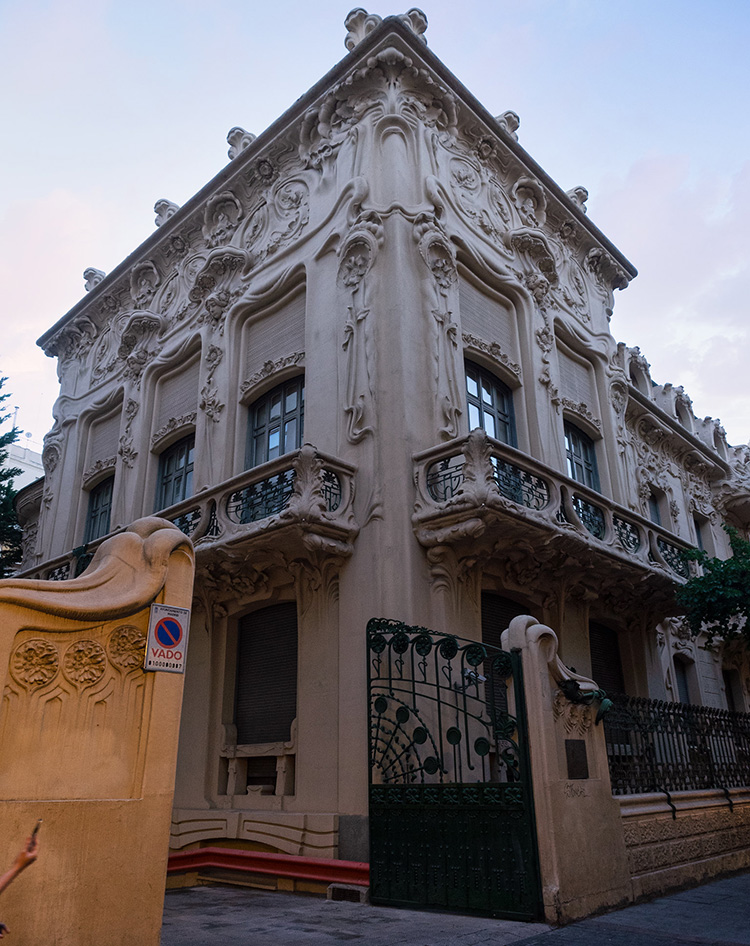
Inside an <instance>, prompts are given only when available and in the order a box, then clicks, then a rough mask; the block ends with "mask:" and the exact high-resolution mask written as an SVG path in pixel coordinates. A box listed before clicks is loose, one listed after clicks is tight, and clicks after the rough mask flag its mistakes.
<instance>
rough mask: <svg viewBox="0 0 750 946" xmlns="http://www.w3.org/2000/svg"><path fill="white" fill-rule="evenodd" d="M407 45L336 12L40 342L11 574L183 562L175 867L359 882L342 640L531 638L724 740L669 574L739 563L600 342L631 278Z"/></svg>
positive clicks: (662, 392) (631, 373)
mask: <svg viewBox="0 0 750 946" xmlns="http://www.w3.org/2000/svg"><path fill="white" fill-rule="evenodd" d="M425 27H426V19H425V17H424V15H423V14H421V13H420V11H418V10H411V11H410V12H409V14H407V15H405V16H403V17H389V18H387V19H384V20H381V19H380V17H376V16H370V15H367V14H366V13H365V12H364V11H363V10H355V11H353V12H352V14H350V16H349V17H348V18H347V28H348V30H349V32H348V34H347V37H346V46H347V49H349V50H350V52H349V54H348V55H347V56H346V57H345V58H344V59H343V60H342V61H341V62H340V63H338V65H336V66H335V67H334V68H333V69H332V70H331V72H330V73H329V74H328V75H326V76H325V77H324V78H323V79H322V80H321V81H320V82H319V83H317V84H316V85H315V86H314V87H313V88H312V89H310V90H309V91H308V92H307V93H306V94H305V95H304V96H302V98H300V99H299V100H298V101H297V102H296V103H295V104H294V105H293V106H292V107H291V108H290V109H289V110H288V111H287V112H286V113H285V114H284V115H282V116H281V117H280V118H279V119H278V120H277V121H276V122H275V123H274V124H273V125H272V126H271V127H270V128H268V129H267V130H266V131H264V132H263V133H262V134H260V135H258V136H257V137H255V136H253V135H251V134H249V133H248V132H245V131H244V130H243V129H241V128H234V129H232V131H231V132H230V136H229V141H230V145H231V148H230V152H229V154H230V158H231V160H230V161H229V163H228V164H227V166H226V167H225V168H224V169H223V170H221V171H220V172H219V173H218V174H217V176H216V177H215V178H214V179H213V180H212V181H211V182H209V183H208V184H207V185H206V186H205V187H204V188H203V189H202V190H201V191H200V192H199V193H198V194H197V195H196V196H195V197H193V198H192V199H191V200H190V201H188V202H187V203H186V204H185V205H183V206H182V207H177V205H176V204H173V203H171V202H170V201H167V200H162V201H159V202H158V203H157V207H156V212H157V214H158V216H157V219H156V223H157V226H158V229H156V231H155V232H154V233H153V234H152V235H151V236H150V237H148V238H147V239H146V240H145V241H144V242H143V243H142V244H141V246H140V247H139V248H138V249H137V250H136V251H135V252H134V253H133V254H132V255H131V256H130V257H128V259H127V260H126V261H125V262H123V263H122V264H121V265H120V266H119V267H117V268H116V269H115V270H114V271H113V272H111V273H109V274H108V275H106V276H105V275H104V274H102V273H101V272H99V271H98V270H93V269H92V270H87V280H88V281H87V286H86V288H87V289H88V290H90V291H88V292H87V293H86V295H85V297H84V298H83V299H82V300H81V302H80V303H79V304H78V305H76V306H75V307H74V308H73V309H72V310H71V311H70V312H69V313H68V314H67V315H65V316H64V317H63V318H62V319H60V321H59V322H58V323H56V324H55V325H54V326H53V327H52V328H51V329H50V330H49V331H48V332H47V333H45V335H44V336H43V337H42V338H41V339H40V340H39V344H40V345H41V346H42V347H43V349H44V350H45V352H46V353H47V354H48V355H50V356H55V357H57V359H58V364H59V377H60V396H59V398H58V401H57V403H56V406H55V411H54V416H55V425H54V427H53V429H52V430H51V431H50V433H49V434H48V435H47V437H46V440H45V448H44V464H45V477H44V480H43V481H39V482H38V483H37V484H34V485H33V486H30V487H27V488H26V489H25V490H24V491H23V492H22V494H21V498H20V504H19V509H20V512H21V515H22V516H23V518H24V519H25V523H26V526H25V528H26V536H27V543H26V547H25V562H24V567H25V571H24V572H23V574H24V575H25V576H27V577H31V576H38V577H43V578H51V579H61V578H62V579H67V578H72V577H73V576H74V574H76V573H80V571H82V570H83V568H84V567H85V565H86V562H87V561H88V559H89V556H90V555H91V554H92V552H93V550H94V549H95V548H96V547H97V544H98V543H99V542H100V541H101V540H102V538H103V537H104V536H105V535H108V534H110V533H112V532H115V531H117V530H120V529H122V528H124V527H126V526H127V525H128V524H129V523H130V522H132V521H133V520H136V519H138V518H140V517H142V516H147V515H152V514H155V513H156V514H158V515H159V516H162V517H164V518H166V519H169V520H171V521H172V522H174V523H176V524H178V525H179V527H180V528H181V529H183V531H184V532H186V533H187V534H188V535H190V537H191V538H192V540H193V543H194V546H195V552H196V583H195V600H194V611H193V622H192V631H191V637H190V653H189V660H188V671H187V676H186V681H185V699H184V711H183V724H182V730H181V741H180V753H179V759H178V772H177V787H176V796H175V799H176V801H175V805H176V808H175V812H174V823H173V837H172V844H173V847H174V848H176V849H184V848H186V847H188V846H191V845H193V846H196V845H208V844H211V843H214V842H217V841H219V840H221V841H222V843H229V842H231V844H233V845H235V846H237V847H245V848H248V847H250V848H253V849H256V850H261V851H279V852H282V853H285V854H293V855H303V856H316V857H333V858H342V859H350V860H367V834H366V825H367V813H368V785H369V778H368V705H367V700H368V697H367V693H368V691H367V643H366V636H365V626H366V624H367V621H368V619H369V618H371V617H392V618H396V619H399V620H402V621H405V622H406V623H407V624H410V625H421V626H424V627H429V628H432V629H434V630H436V631H439V632H447V633H451V634H457V635H459V636H460V637H462V638H469V639H472V640H475V641H484V642H485V644H487V645H488V646H495V645H496V646H499V645H500V642H501V633H502V632H503V631H504V630H505V628H506V627H508V624H509V623H510V621H511V619H513V618H514V617H516V616H517V615H522V614H531V615H534V616H535V617H536V618H537V620H538V621H539V622H541V623H543V624H544V625H549V627H551V628H553V629H554V630H555V631H556V633H557V637H558V638H559V647H560V655H561V657H562V660H563V661H564V664H565V665H567V666H568V667H570V666H571V665H572V666H575V667H576V668H577V671H578V673H580V674H582V675H585V676H586V677H593V678H594V680H596V682H597V683H598V684H599V685H600V686H601V687H603V689H605V690H606V691H608V692H610V691H616V692H626V693H628V694H630V695H632V696H634V697H644V698H646V697H648V698H651V699H660V700H669V701H675V702H684V703H694V704H702V705H704V706H708V707H714V708H723V709H727V708H728V709H730V710H733V711H739V712H743V713H744V712H746V711H747V710H748V709H749V708H750V668H749V667H748V665H747V663H746V661H745V660H744V658H742V657H740V656H737V655H733V654H729V653H727V654H721V653H718V652H716V653H714V652H709V651H706V650H702V649H700V648H698V647H696V645H695V644H694V643H693V642H692V641H691V640H690V638H689V636H687V635H686V634H685V633H684V632H683V630H682V626H681V623H680V621H679V619H678V618H676V617H675V614H676V613H677V612H676V607H675V602H674V588H675V582H679V581H681V580H683V579H684V578H685V577H686V576H687V574H688V573H687V566H686V564H685V563H684V561H683V559H682V558H681V554H680V553H681V551H682V550H684V549H686V548H689V547H693V546H696V545H699V546H701V547H704V548H706V549H708V550H709V551H710V552H712V553H715V554H718V555H722V554H726V552H727V550H728V549H727V543H726V536H725V534H724V532H723V531H722V528H721V524H722V522H729V523H731V524H733V525H735V526H737V527H738V528H739V529H740V530H742V531H743V532H744V533H745V534H747V530H748V525H749V524H750V451H749V450H748V448H747V447H746V446H743V447H731V446H729V445H728V444H727V443H726V440H725V436H724V432H723V430H722V429H721V427H720V426H719V425H718V424H717V423H716V422H714V421H713V420H711V419H709V418H707V419H706V420H703V421H700V420H698V419H697V418H696V417H695V416H694V414H693V410H692V406H691V402H690V399H689V397H688V396H687V394H686V393H685V392H684V391H683V389H682V388H681V387H672V385H669V384H667V385H658V384H655V383H654V382H653V381H652V379H651V377H650V375H649V366H648V363H647V361H646V359H645V358H644V356H643V355H642V354H641V352H640V351H639V349H637V348H634V349H631V348H627V347H625V346H624V345H622V344H618V343H617V342H616V341H615V339H614V337H613V336H612V335H611V334H610V328H609V326H610V319H611V318H612V315H613V306H614V291H615V290H616V289H619V290H622V289H625V288H626V287H627V285H628V282H629V280H630V279H632V278H633V277H634V276H635V275H636V271H635V269H634V267H633V266H632V265H631V263H629V262H628V260H627V259H626V258H625V257H624V256H623V255H622V254H621V253H620V251H619V250H618V249H617V248H616V247H615V246H613V245H612V243H611V242H610V241H609V240H608V239H607V237H606V236H605V235H604V234H603V233H601V232H600V231H599V230H598V229H597V227H596V226H595V224H594V223H593V222H592V220H591V218H590V217H589V216H588V215H587V213H586V205H585V201H586V198H587V196H588V195H587V194H586V191H585V189H584V188H581V187H576V188H574V189H573V190H571V191H568V192H566V191H564V190H562V189H561V188H560V187H559V186H558V185H557V184H556V183H555V182H554V181H552V180H551V179H550V178H549V177H548V176H547V175H546V174H545V172H544V171H543V170H542V169H541V168H540V167H539V166H538V165H537V164H536V163H535V162H534V160H533V159H532V158H531V157H530V156H529V155H528V154H527V153H526V152H525V151H524V149H523V147H522V146H521V145H520V144H519V143H518V140H517V138H518V136H517V133H516V132H517V128H518V124H519V123H518V116H517V115H515V113H513V112H510V111H508V112H505V113H504V114H503V115H502V116H500V117H498V118H494V117H492V116H491V115H490V114H489V113H488V112H487V111H486V110H485V109H484V108H483V107H482V106H481V105H480V104H479V103H478V102H477V101H476V100H475V99H474V98H473V97H472V96H471V95H470V93H469V92H468V91H467V90H466V89H465V88H464V87H463V86H461V84H460V83H459V82H458V81H457V80H456V79H455V77H454V76H453V75H452V74H451V73H450V72H449V71H448V69H446V67H445V66H444V65H443V64H442V63H441V62H440V60H439V59H437V57H436V56H435V55H434V54H433V53H432V52H431V51H430V50H429V49H428V48H427V46H426V44H425V41H424V35H423V34H424V31H425ZM615 324H616V323H615ZM532 751H533V749H532ZM602 777H606V776H602ZM748 823H750V822H748ZM722 830H723V829H722ZM727 830H729V829H727ZM633 843H634V844H635V842H633ZM631 847H632V846H631ZM634 849H635V848H633V850H634ZM629 856H630V858H631V863H634V861H633V858H635V857H636V855H635V854H632V850H631V851H630V854H629Z"/></svg>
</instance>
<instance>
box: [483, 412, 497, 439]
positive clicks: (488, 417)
mask: <svg viewBox="0 0 750 946" xmlns="http://www.w3.org/2000/svg"><path fill="white" fill-rule="evenodd" d="M484 429H485V430H486V431H487V436H488V437H492V439H493V440H494V439H496V437H495V418H494V417H493V416H492V414H490V413H489V412H488V413H486V414H485V415H484Z"/></svg>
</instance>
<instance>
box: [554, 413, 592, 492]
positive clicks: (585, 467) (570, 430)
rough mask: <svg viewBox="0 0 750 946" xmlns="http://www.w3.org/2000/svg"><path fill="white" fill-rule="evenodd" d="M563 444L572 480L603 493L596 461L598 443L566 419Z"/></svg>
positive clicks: (567, 467)
mask: <svg viewBox="0 0 750 946" xmlns="http://www.w3.org/2000/svg"><path fill="white" fill-rule="evenodd" d="M569 441H570V445H569ZM563 442H564V445H565V469H566V471H567V474H568V476H569V477H570V479H572V480H573V481H574V482H576V483H580V485H581V486H587V487H588V488H589V489H593V490H594V491H595V492H597V493H601V481H600V479H599V465H598V463H597V460H596V441H594V440H592V438H591V437H589V435H588V434H587V433H585V432H584V431H583V430H581V428H580V427H578V426H577V425H576V424H574V423H573V422H572V421H570V420H567V419H566V420H564V421H563ZM576 446H579V447H580V453H579V454H576V452H575V447H576ZM579 471H580V473H579ZM577 474H578V475H577Z"/></svg>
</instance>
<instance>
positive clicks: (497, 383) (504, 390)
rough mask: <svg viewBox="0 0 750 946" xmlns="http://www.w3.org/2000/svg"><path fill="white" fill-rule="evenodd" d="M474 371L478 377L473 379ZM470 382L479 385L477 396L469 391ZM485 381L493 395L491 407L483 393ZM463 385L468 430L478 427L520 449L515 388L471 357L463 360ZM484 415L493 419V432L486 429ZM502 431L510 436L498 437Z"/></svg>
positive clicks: (495, 438)
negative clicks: (474, 415) (502, 429)
mask: <svg viewBox="0 0 750 946" xmlns="http://www.w3.org/2000/svg"><path fill="white" fill-rule="evenodd" d="M472 372H473V374H474V375H475V377H472V376H471V373H472ZM470 379H471V380H472V381H473V382H474V383H475V385H476V390H477V393H476V394H473V393H472V392H471V391H470V389H469V380H470ZM483 382H484V385H486V386H487V388H488V389H489V393H490V394H491V398H492V403H491V404H488V403H487V402H486V401H485V399H484V397H483V396H482V392H484V391H485V388H484V386H483ZM464 385H465V393H466V408H467V410H466V417H467V423H468V427H469V431H472V430H475V429H476V428H477V427H479V428H481V429H482V430H484V431H485V433H486V434H487V436H488V437H491V438H492V439H493V440H498V441H500V443H505V444H507V445H508V446H509V447H518V438H517V435H516V414H515V404H514V399H513V389H512V388H511V387H509V386H508V385H507V384H506V383H505V382H504V381H503V380H501V379H500V378H498V376H497V375H496V374H494V373H493V372H492V371H490V370H488V369H487V368H485V367H484V366H483V365H480V364H478V363H477V362H476V361H471V360H469V359H468V358H467V359H465V360H464ZM472 409H473V411H474V412H476V419H477V421H478V422H477V423H474V422H473V421H472ZM485 415H487V416H488V417H490V418H491V419H492V431H490V430H488V429H487V425H486V423H485ZM501 428H504V432H505V433H506V434H507V436H498V433H499V431H500V429H501Z"/></svg>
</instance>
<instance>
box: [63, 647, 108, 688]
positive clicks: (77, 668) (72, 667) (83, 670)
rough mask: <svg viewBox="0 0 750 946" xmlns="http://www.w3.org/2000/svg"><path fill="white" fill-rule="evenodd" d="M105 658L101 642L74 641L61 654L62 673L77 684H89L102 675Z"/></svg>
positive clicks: (105, 664)
mask: <svg viewBox="0 0 750 946" xmlns="http://www.w3.org/2000/svg"><path fill="white" fill-rule="evenodd" d="M106 666H107V658H106V655H105V653H104V648H103V647H102V645H101V644H98V643H97V642H96V641H92V640H82V641H76V642H75V643H73V644H71V645H70V647H68V649H67V650H66V651H65V654H64V656H63V673H64V674H65V676H66V677H67V678H68V680H70V682H71V683H75V684H76V685H77V686H91V684H93V683H96V682H97V681H98V680H100V679H101V678H102V676H103V675H104V670H105V668H106Z"/></svg>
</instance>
